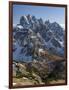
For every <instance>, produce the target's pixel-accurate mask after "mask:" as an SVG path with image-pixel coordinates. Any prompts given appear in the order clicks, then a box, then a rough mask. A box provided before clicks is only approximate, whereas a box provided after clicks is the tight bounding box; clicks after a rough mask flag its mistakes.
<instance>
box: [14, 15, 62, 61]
mask: <svg viewBox="0 0 69 90" xmlns="http://www.w3.org/2000/svg"><path fill="white" fill-rule="evenodd" d="M39 50H43V51H48V53H50V54H54V55H58V56H61V57H64V30H63V28H62V27H61V26H60V25H59V24H58V23H57V22H54V23H50V21H49V20H48V21H45V22H44V21H43V20H42V18H40V19H37V18H36V17H35V16H31V15H27V16H22V17H21V18H20V22H19V24H17V25H16V26H15V25H14V26H13V60H16V61H18V60H20V61H22V60H23V61H28V62H29V61H32V60H34V59H36V60H40V58H42V57H39Z"/></svg>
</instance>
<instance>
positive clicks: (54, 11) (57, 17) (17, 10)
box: [13, 5, 65, 27]
mask: <svg viewBox="0 0 69 90" xmlns="http://www.w3.org/2000/svg"><path fill="white" fill-rule="evenodd" d="M28 14H30V15H34V16H35V17H36V18H37V19H39V18H42V19H43V20H44V21H45V20H48V19H49V20H50V22H55V21H56V22H57V23H59V24H60V25H62V26H63V27H64V25H65V8H63V7H50V6H33V5H13V24H18V23H19V20H20V17H21V16H22V15H28Z"/></svg>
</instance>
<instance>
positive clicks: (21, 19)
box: [20, 15, 29, 26]
mask: <svg viewBox="0 0 69 90" xmlns="http://www.w3.org/2000/svg"><path fill="white" fill-rule="evenodd" d="M20 24H21V25H22V26H23V25H24V24H29V22H28V19H27V17H26V16H25V15H24V16H21V18H20Z"/></svg>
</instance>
